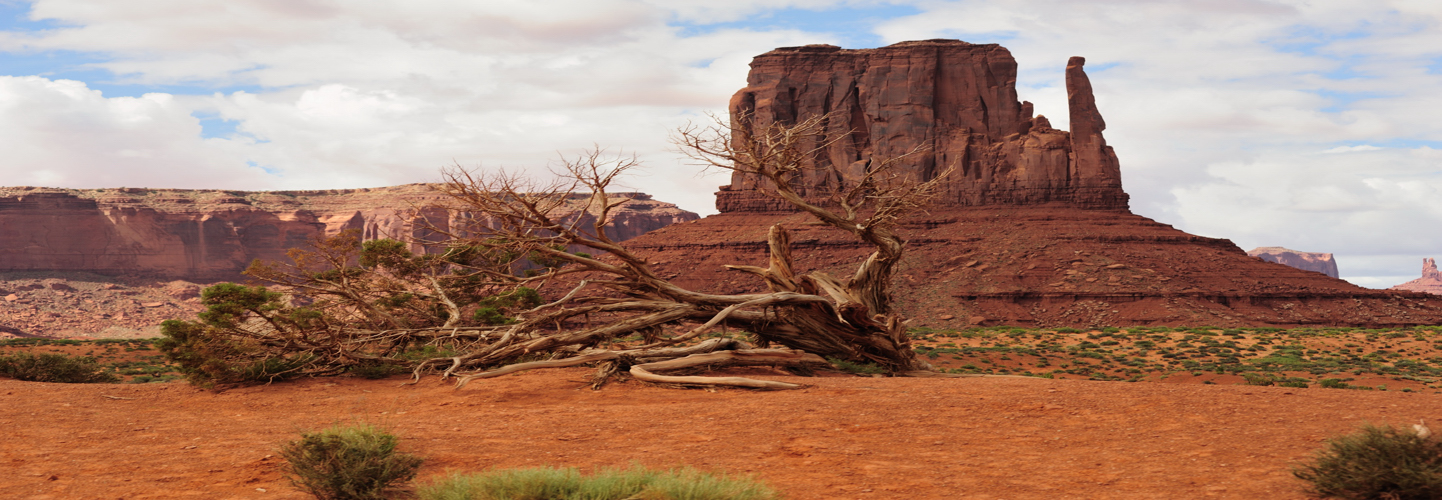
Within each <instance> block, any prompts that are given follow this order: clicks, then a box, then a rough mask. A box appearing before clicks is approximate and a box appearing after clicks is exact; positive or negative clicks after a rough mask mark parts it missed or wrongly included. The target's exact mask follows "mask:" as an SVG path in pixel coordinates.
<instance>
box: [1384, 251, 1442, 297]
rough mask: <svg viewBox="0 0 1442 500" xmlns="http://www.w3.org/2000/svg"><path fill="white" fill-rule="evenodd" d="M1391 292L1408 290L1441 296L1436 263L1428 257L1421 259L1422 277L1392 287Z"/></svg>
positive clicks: (1441, 281)
mask: <svg viewBox="0 0 1442 500" xmlns="http://www.w3.org/2000/svg"><path fill="white" fill-rule="evenodd" d="M1390 289H1391V290H1410V291H1413V292H1426V293H1430V294H1434V295H1442V272H1438V271H1437V261H1435V260H1432V259H1431V258H1430V257H1429V258H1425V259H1422V277H1420V278H1417V279H1415V280H1412V281H1408V282H1406V283H1403V284H1400V285H1397V286H1394V287H1392V288H1390Z"/></svg>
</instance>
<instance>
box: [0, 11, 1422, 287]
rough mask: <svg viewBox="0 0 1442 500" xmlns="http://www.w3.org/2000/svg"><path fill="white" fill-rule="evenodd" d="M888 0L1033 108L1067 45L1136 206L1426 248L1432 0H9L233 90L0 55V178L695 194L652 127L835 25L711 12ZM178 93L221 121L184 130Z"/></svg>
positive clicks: (1202, 227) (149, 71)
mask: <svg viewBox="0 0 1442 500" xmlns="http://www.w3.org/2000/svg"><path fill="white" fill-rule="evenodd" d="M894 4H910V5H912V6H914V7H915V8H916V9H918V10H919V11H921V13H920V14H917V15H911V16H903V17H896V18H893V19H890V20H888V21H885V22H882V23H880V24H878V25H877V27H876V32H877V34H878V35H879V36H880V37H881V38H882V39H884V40H885V41H886V42H887V43H890V42H896V41H902V40H913V39H924V38H937V37H945V38H961V39H964V40H967V41H972V42H982V43H985V42H998V43H1001V44H1003V45H1005V46H1006V47H1008V48H1009V49H1010V50H1011V51H1012V52H1013V54H1014V55H1015V56H1016V58H1017V60H1018V63H1019V65H1020V74H1019V82H1018V84H1019V87H1020V89H1019V93H1020V96H1021V98H1022V99H1026V100H1030V101H1032V102H1033V103H1035V104H1036V109H1037V111H1038V112H1039V113H1041V114H1045V115H1047V116H1048V117H1049V118H1051V120H1052V122H1053V124H1054V125H1056V126H1058V127H1063V128H1064V127H1065V126H1066V122H1067V112H1066V93H1065V89H1064V87H1063V86H1062V78H1063V69H1064V67H1065V64H1066V61H1067V58H1068V57H1069V56H1073V55H1081V56H1085V57H1087V60H1088V69H1089V73H1090V75H1091V78H1092V82H1093V85H1094V87H1095V89H1096V92H1097V100H1098V104H1099V107H1100V109H1101V111H1102V113H1103V115H1104V116H1105V117H1106V120H1107V124H1108V125H1109V129H1108V130H1107V138H1108V140H1109V142H1110V143H1111V144H1112V145H1113V146H1115V147H1116V150H1117V154H1118V156H1119V157H1120V158H1121V162H1122V167H1123V176H1124V181H1125V183H1126V186H1127V190H1128V191H1129V192H1130V193H1131V194H1132V199H1133V208H1134V211H1136V212H1138V213H1141V214H1143V215H1147V216H1150V217H1153V218H1156V219H1159V220H1162V221H1164V222H1168V223H1173V224H1175V225H1177V226H1178V227H1179V228H1181V229H1184V230H1188V231H1193V232H1197V233H1200V234H1206V235H1209V236H1219V237H1228V238H1232V239H1234V240H1235V241H1236V242H1237V243H1238V244H1239V245H1241V246H1243V247H1244V248H1250V247H1252V246H1262V245H1283V246H1287V247H1292V248H1298V249H1302V250H1313V251H1327V252H1333V253H1335V254H1337V256H1338V258H1339V259H1340V261H1341V262H1340V264H1341V268H1342V272H1343V275H1344V276H1346V277H1349V278H1352V279H1354V280H1355V281H1356V282H1358V283H1361V284H1364V285H1368V286H1375V285H1376V284H1378V283H1382V281H1384V280H1387V279H1391V278H1389V277H1395V276H1406V275H1413V274H1415V272H1416V269H1415V267H1416V261H1418V259H1420V257H1422V256H1428V255H1433V256H1442V255H1438V254H1442V233H1439V232H1435V231H1430V230H1425V229H1423V228H1433V227H1438V224H1439V223H1442V199H1439V198H1438V197H1437V196H1436V194H1437V193H1438V192H1439V191H1442V176H1439V174H1437V172H1439V171H1442V169H1439V168H1438V167H1442V146H1439V144H1442V123H1438V122H1436V120H1435V118H1434V117H1436V116H1438V115H1442V94H1439V93H1437V92H1435V89H1437V88H1442V2H1436V1H1433V0H1384V1H1376V2H1356V1H1352V0H1213V1H1206V2H1138V1H1135V0H1086V1H1074V0H1026V1H1023V0H956V1H950V0H947V1H943V0H916V1H912V2H887V1H882V0H875V1H869V0H857V1H842V0H787V1H781V2H776V1H768V2H762V1H760V0H743V1H737V2H720V3H718V2H701V1H696V0H680V1H666V2H662V1H660V0H586V1H581V0H555V1H523V0H495V1H486V2H475V1H470V0H430V1H423V0H417V1H413V2H404V3H397V2H384V1H379V0H344V1H343V0H312V1H293V0H228V1H225V2H221V1H218V0H150V1H146V2H113V1H104V0H37V1H35V2H34V5H33V16H34V17H36V18H45V19H53V20H56V21H58V22H59V25H60V26H61V27H60V28H57V29H54V30H48V31H35V32H9V33H5V32H0V51H18V52H36V51H39V52H45V51H78V52H81V53H90V54H99V55H102V56H104V57H103V58H102V60H101V61H100V62H97V63H93V64H94V66H95V67H99V68H104V69H107V70H109V71H112V72H114V73H115V74H116V75H118V76H117V77H116V80H117V81H118V82H119V83H129V84H139V85H150V86H156V85H202V86H213V87H217V88H228V89H234V88H239V87H244V88H246V90H245V91H242V92H236V91H230V90H228V91H227V92H226V93H223V94H214V95H175V96H171V95H168V94H160V93H156V94H147V95H144V96H140V97H114V96H111V97H104V96H101V95H100V94H98V93H97V92H96V91H95V90H94V88H95V87H99V86H100V85H98V83H99V82H91V83H94V84H96V85H89V86H87V85H86V84H84V83H80V82H74V81H65V80H59V79H53V78H51V79H48V78H39V77H19V78H4V79H3V80H0V130H5V131H6V133H5V134H0V148H3V150H5V151H6V152H7V154H6V156H7V160H9V161H7V162H6V163H4V164H0V175H3V176H5V177H6V178H7V179H11V180H9V181H7V183H26V184H45V185H61V186H116V185H124V184H129V185H138V184H146V185H152V186H155V187H228V188H246V189H256V188H340V187H358V186H369V185H383V184H396V183H403V182H420V181H429V180H434V179H435V178H436V177H437V169H438V168H440V167H442V166H445V165H449V164H452V163H453V162H455V163H459V164H461V165H463V166H475V165H485V166H507V167H518V168H525V169H530V170H532V171H537V172H541V171H544V169H545V167H546V165H547V164H548V163H549V162H551V161H554V159H555V158H556V157H557V156H556V155H557V152H561V153H566V152H574V151H577V150H579V149H581V148H584V147H587V146H589V145H591V144H593V143H597V144H600V145H602V146H610V147H612V148H620V149H625V150H627V151H633V152H636V153H637V154H639V155H641V156H642V157H643V158H644V159H646V160H647V161H648V162H649V168H648V170H647V172H646V175H643V176H638V177H636V178H633V179H631V180H630V181H629V184H630V187H633V188H636V189H642V190H646V191H651V192H653V194H655V195H657V196H658V197H659V198H661V199H667V200H672V201H677V202H680V203H681V204H682V205H683V206H684V207H686V208H688V209H691V210H697V211H709V210H710V207H711V193H712V191H714V189H715V186H716V185H717V184H720V183H721V182H722V179H720V178H719V176H712V177H704V176H698V174H697V172H696V171H695V170H694V169H693V168H692V167H688V166H684V165H681V164H680V163H679V161H678V160H677V159H676V157H675V156H674V155H673V154H671V153H669V152H668V151H667V149H668V145H667V143H666V135H667V132H668V131H669V130H671V129H673V128H674V127H675V126H677V125H679V124H681V123H684V122H685V121H686V120H687V119H689V118H695V117H699V116H702V115H703V113H705V112H707V111H723V110H724V107H725V105H726V102H727V99H728V98H729V97H730V95H731V94H732V93H733V92H735V91H736V90H737V89H739V88H741V87H742V86H743V85H744V84H745V81H744V79H745V75H746V72H747V63H748V62H749V61H750V60H751V57H752V56H754V55H756V54H760V53H762V52H765V51H767V50H770V49H771V48H774V47H778V46H787V45H800V44H806V43H836V41H837V38H836V36H837V35H829V34H817V33H807V32H802V31H798V30H794V29H787V30H778V29H759V28H758V29H744V28H736V27H735V26H737V24H724V25H722V24H719V23H735V22H740V23H741V24H740V25H741V26H745V25H746V24H745V23H746V21H747V20H751V19H764V18H766V17H768V16H770V15H772V14H773V13H775V12H777V9H787V8H790V9H800V10H802V11H805V10H816V11H826V12H830V13H831V14H828V15H836V14H835V12H838V11H839V10H838V9H839V8H841V10H844V8H858V9H873V8H883V7H886V6H887V5H894ZM867 12H874V11H867ZM788 15H795V11H792V14H788ZM867 15H871V14H867ZM677 23H686V24H688V25H689V26H690V27H691V28H697V27H698V26H699V27H700V28H699V29H686V28H683V27H682V26H678V25H677ZM757 25H765V24H764V23H761V22H758V23H757ZM196 114H199V115H201V116H211V115H213V116H216V117H218V118H221V119H225V120H232V121H233V123H235V124H236V127H235V129H236V134H234V135H233V136H228V137H215V138H206V139H203V138H201V137H200V127H201V125H200V122H199V121H198V120H197V119H196V118H195V117H194V116H195V115H196ZM11 131H14V132H13V133H11ZM251 163H253V164H255V165H257V166H256V167H251V166H248V165H249V164H251ZM263 170H269V171H271V172H274V174H270V173H266V172H265V171H263ZM1434 234H1435V236H1434Z"/></svg>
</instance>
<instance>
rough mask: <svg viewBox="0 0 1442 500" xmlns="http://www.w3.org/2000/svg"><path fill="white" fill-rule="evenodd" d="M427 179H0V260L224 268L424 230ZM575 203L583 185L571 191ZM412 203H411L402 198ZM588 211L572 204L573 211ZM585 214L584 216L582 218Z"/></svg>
mask: <svg viewBox="0 0 1442 500" xmlns="http://www.w3.org/2000/svg"><path fill="white" fill-rule="evenodd" d="M615 196H618V197H621V198H628V201H627V202H626V203H625V204H624V205H622V206H621V207H620V209H619V210H617V211H616V212H613V213H612V217H611V220H610V222H609V229H608V235H610V236H612V237H613V238H616V239H618V240H625V239H629V238H633V237H636V236H638V235H640V234H642V233H645V232H647V231H651V230H654V229H657V228H659V227H661V226H665V225H667V224H672V223H675V222H681V221H687V220H693V219H696V218H697V215H696V214H694V213H691V212H687V211H685V210H681V209H679V208H677V207H676V206H675V205H673V204H670V203H665V202H661V201H657V200H653V199H651V196H650V195H646V194H642V193H616V194H615ZM445 200H446V197H445V195H443V194H441V193H440V192H438V191H436V190H435V189H433V187H432V185H428V184H408V185H404V186H391V187H381V188H366V189H331V190H314V191H219V190H187V189H146V188H113V189H51V188H35V187H7V188H0V271H58V272H94V273H99V274H108V275H121V274H124V275H137V276H148V277H160V278H167V279H185V280H191V281H215V280H233V279H237V278H239V276H240V272H241V271H242V270H244V269H245V267H246V266H248V265H249V264H250V262H251V261H252V260H255V259H263V260H284V259H285V258H286V257H285V252H286V250H288V249H291V248H296V247H304V246H305V245H306V244H307V242H308V241H309V240H310V239H311V238H314V237H315V236H318V235H322V234H325V235H334V234H336V233H339V232H340V231H342V230H346V229H355V230H359V231H361V232H362V234H363V237H364V238H365V239H367V240H369V239H377V238H398V239H407V238H414V237H422V236H425V233H426V231H427V228H426V225H425V224H417V222H418V221H419V220H421V219H424V220H425V221H428V223H429V224H432V225H435V226H439V227H442V228H447V227H458V226H457V224H458V223H459V221H458V220H457V219H458V218H468V217H470V215H469V214H468V213H465V212H459V211H449V210H446V209H444V208H438V205H437V204H438V203H441V202H444V201H445ZM576 200H577V201H576V207H575V209H576V210H578V211H579V210H580V207H582V206H584V205H585V202H586V196H584V195H577V196H576ZM413 207H416V208H413ZM588 216H590V214H589V212H588V213H586V214H583V215H580V217H581V218H582V223H587V222H586V219H585V217H588ZM591 220H594V219H591Z"/></svg>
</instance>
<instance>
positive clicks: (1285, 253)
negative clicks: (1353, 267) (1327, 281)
mask: <svg viewBox="0 0 1442 500" xmlns="http://www.w3.org/2000/svg"><path fill="white" fill-rule="evenodd" d="M1247 255H1250V256H1253V257H1256V258H1258V259H1262V260H1265V261H1267V262H1275V263H1278V264H1282V265H1284V266H1292V267H1295V268H1297V269H1302V270H1306V271H1314V272H1319V273H1322V274H1325V275H1327V276H1331V277H1333V278H1337V277H1340V275H1339V274H1338V273H1337V260H1336V259H1334V258H1332V254H1330V253H1321V252H1298V251H1296V250H1289V249H1286V248H1282V247H1257V248H1253V249H1251V250H1249V251H1247Z"/></svg>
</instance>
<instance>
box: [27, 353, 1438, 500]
mask: <svg viewBox="0 0 1442 500" xmlns="http://www.w3.org/2000/svg"><path fill="white" fill-rule="evenodd" d="M590 373H591V371H590V370H588V369H585V368H574V369H558V370H549V371H537V372H527V373H521V374H516V375H511V376H506V377H501V378H498V379H489V380H481V381H476V382H473V383H472V384H471V385H469V386H467V387H465V388H464V389H460V390H457V389H454V388H453V387H452V386H451V385H450V384H447V383H441V382H439V381H437V380H435V379H434V378H432V379H428V380H425V381H423V382H422V383H421V384H419V385H413V386H405V387H402V386H400V383H401V382H403V381H404V380H405V379H404V378H392V379H387V380H362V379H357V378H348V377H345V378H328V379H310V380H302V381H297V382H289V383H281V384H275V385H271V386H261V387H248V388H241V389H232V390H228V391H223V392H210V391H204V390H200V389H196V388H193V387H191V386H189V385H186V384H185V383H184V382H169V383H151V384H74V385H67V384H46V383H32V382H20V381H16V380H8V379H4V380H0V443H4V445H3V446H0V464H3V466H4V469H5V470H6V471H7V472H8V473H7V474H0V491H4V492H5V495H4V496H6V497H11V498H36V499H39V498H106V499H116V498H124V499H135V498H177V497H193V498H306V497H307V496H306V495H304V494H302V493H301V492H299V491H297V490H295V489H294V488H292V487H291V486H290V485H289V484H288V482H287V481H286V480H285V479H283V478H282V477H281V473H280V471H279V469H278V466H279V464H280V462H281V461H280V460H279V458H278V456H277V453H276V448H277V447H278V446H279V444H280V443H283V442H285V441H287V440H290V439H293V438H294V437H295V436H296V435H297V433H298V432H299V431H301V430H306V429H315V428H320V427H324V426H327V425H330V424H333V423H337V422H341V423H346V422H357V421H360V422H370V423H376V424H380V425H383V426H387V427H389V428H391V429H392V430H393V431H394V432H395V433H396V434H398V435H400V436H402V438H403V443H404V444H403V447H404V448H405V449H407V450H408V451H411V452H414V453H417V454H420V455H423V456H425V457H427V458H428V459H429V460H428V461H427V463H426V465H425V467H424V468H423V470H422V472H421V476H420V477H421V480H425V479H426V478H429V477H436V476H438V475H442V474H445V473H446V472H447V471H474V470H481V469H485V468H488V467H525V466H536V465H543V464H545V465H555V466H571V467H579V468H582V469H586V470H589V469H593V468H597V467H607V466H625V465H627V464H631V463H640V464H644V465H647V466H652V467H663V468H664V467H671V466H680V465H690V466H694V467H698V468H702V469H707V470H713V471H719V472H725V473H728V474H754V475H755V476H757V477H759V478H761V479H763V480H765V481H767V482H768V483H770V484H772V485H773V486H775V487H777V488H778V489H780V490H782V491H783V492H784V493H785V494H786V495H787V497H788V498H792V499H892V498H906V499H928V498H935V499H943V498H946V499H952V498H976V499H988V500H990V499H1016V498H1048V499H1060V498H1145V499H1156V498H1239V499H1257V498H1269V499H1270V498H1275V499H1287V498H1305V495H1304V494H1302V493H1301V486H1302V484H1301V483H1300V481H1298V480H1296V479H1294V478H1292V477H1291V474H1290V472H1289V470H1290V469H1289V467H1290V466H1291V465H1292V464H1294V463H1296V462H1297V461H1298V460H1301V459H1304V458H1306V457H1307V456H1309V455H1310V454H1311V453H1312V452H1313V451H1314V450H1316V449H1317V448H1318V447H1319V446H1321V445H1322V444H1323V440H1324V439H1326V438H1327V437H1329V436H1334V435H1337V434H1340V433H1344V432H1348V431H1351V430H1353V429H1355V428H1356V427H1358V426H1359V425H1361V424H1362V423H1364V422H1372V423H1383V422H1388V423H1393V424H1399V425H1401V424H1410V423H1413V422H1415V421H1416V420H1417V419H1418V418H1427V419H1429V420H1435V421H1437V422H1442V410H1439V409H1442V395H1438V394H1429V393H1421V392H1412V393H1404V392H1398V391H1350V390H1335V389H1323V388H1306V389H1299V388H1286V387H1258V386H1246V385H1198V384H1166V383H1147V382H1139V383H1127V382H1114V381H1086V380H1060V379H1058V380H1049V379H1042V378H952V379H904V378H863V377H819V378H802V377H791V376H783V375H779V374H774V373H771V372H769V371H767V370H761V369H757V370H754V371H752V372H750V374H752V375H754V376H760V377H763V378H770V379H775V380H789V381H793V382H799V383H803V384H808V385H809V386H810V387H808V388H807V389H804V390H795V391H777V392H752V391H746V390H718V391H707V390H694V389H692V390H686V389H669V388H662V387H656V386H650V385H646V384H642V383H638V382H634V381H632V382H626V383H613V384H611V385H608V386H606V388H604V389H603V390H601V391H592V390H590V389H589V388H588V387H586V380H587V377H588V375H589V374H590Z"/></svg>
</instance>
